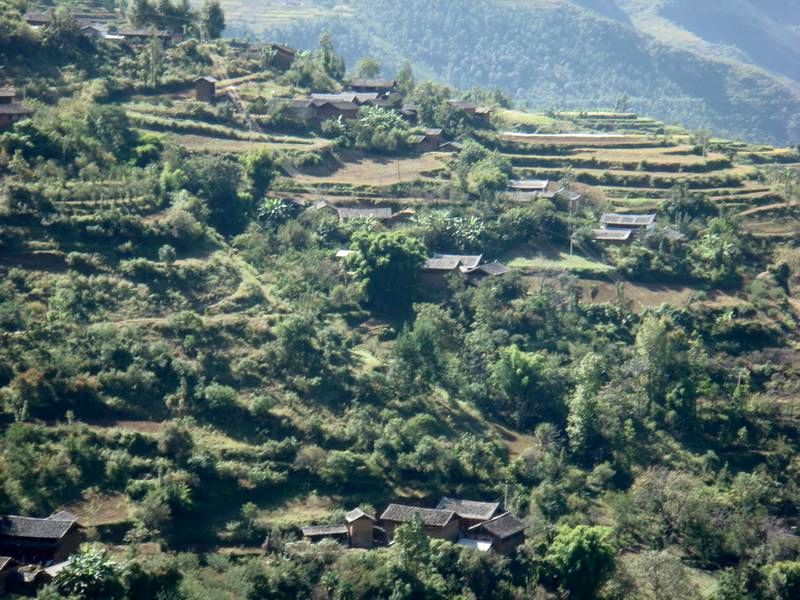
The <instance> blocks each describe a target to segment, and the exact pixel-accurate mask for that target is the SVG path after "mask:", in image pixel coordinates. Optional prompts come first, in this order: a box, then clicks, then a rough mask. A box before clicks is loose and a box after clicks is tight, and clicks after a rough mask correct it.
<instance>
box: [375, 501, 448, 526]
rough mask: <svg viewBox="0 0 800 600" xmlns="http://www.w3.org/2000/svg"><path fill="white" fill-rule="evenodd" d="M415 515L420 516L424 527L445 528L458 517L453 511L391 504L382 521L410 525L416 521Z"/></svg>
mask: <svg viewBox="0 0 800 600" xmlns="http://www.w3.org/2000/svg"><path fill="white" fill-rule="evenodd" d="M415 515H419V518H420V519H421V520H422V523H423V525H428V526H429V527H444V526H445V525H447V524H448V523H449V522H450V521H452V520H453V518H455V516H456V514H455V513H454V512H453V511H452V510H438V509H435V508H418V507H416V506H407V505H405V504H390V505H389V506H388V507H387V508H386V510H385V511H383V514H382V515H381V521H395V522H398V523H408V522H409V521H412V520H413V519H414V516H415Z"/></svg>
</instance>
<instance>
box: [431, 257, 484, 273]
mask: <svg viewBox="0 0 800 600" xmlns="http://www.w3.org/2000/svg"><path fill="white" fill-rule="evenodd" d="M433 258H445V259H455V260H458V266H460V267H461V270H462V271H464V272H467V271H471V270H473V269H477V268H478V265H479V264H481V260H482V259H483V254H439V253H438V252H434V253H433Z"/></svg>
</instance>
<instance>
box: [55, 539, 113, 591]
mask: <svg viewBox="0 0 800 600" xmlns="http://www.w3.org/2000/svg"><path fill="white" fill-rule="evenodd" d="M53 583H54V585H55V586H56V587H57V588H58V590H59V591H60V592H61V593H62V594H63V595H64V596H76V597H78V598H81V599H82V600H93V599H97V600H114V599H115V598H122V597H124V595H125V589H124V587H123V585H122V568H121V566H120V565H119V564H118V563H117V562H116V561H114V560H112V559H110V558H109V557H108V555H107V554H106V551H105V550H103V549H101V548H98V547H94V546H93V547H89V548H84V549H82V550H81V551H80V552H79V553H78V554H75V555H73V556H72V557H71V558H70V561H69V564H68V565H67V566H66V567H64V569H63V570H61V571H60V572H59V573H58V575H56V576H55V578H54V579H53Z"/></svg>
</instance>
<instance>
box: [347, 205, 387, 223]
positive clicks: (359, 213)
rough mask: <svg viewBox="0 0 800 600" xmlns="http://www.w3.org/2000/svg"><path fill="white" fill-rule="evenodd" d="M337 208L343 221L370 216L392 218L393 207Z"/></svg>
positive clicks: (382, 218)
mask: <svg viewBox="0 0 800 600" xmlns="http://www.w3.org/2000/svg"><path fill="white" fill-rule="evenodd" d="M336 210H337V212H338V213H339V218H340V219H341V220H342V221H346V220H348V219H358V218H368V217H371V218H373V219H378V220H379V221H383V220H385V219H391V218H392V209H391V208H378V207H375V208H337V209H336Z"/></svg>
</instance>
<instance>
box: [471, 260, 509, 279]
mask: <svg viewBox="0 0 800 600" xmlns="http://www.w3.org/2000/svg"><path fill="white" fill-rule="evenodd" d="M477 270H478V271H482V272H484V273H486V274H487V275H489V276H491V277H497V276H499V275H505V274H506V273H508V272H509V271H511V269H509V268H508V267H507V266H505V265H504V264H503V263H499V262H493V263H487V264H485V265H481V266H480V267H478V269H477Z"/></svg>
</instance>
